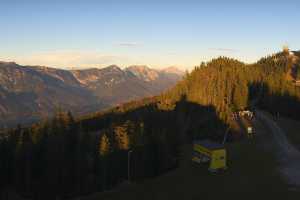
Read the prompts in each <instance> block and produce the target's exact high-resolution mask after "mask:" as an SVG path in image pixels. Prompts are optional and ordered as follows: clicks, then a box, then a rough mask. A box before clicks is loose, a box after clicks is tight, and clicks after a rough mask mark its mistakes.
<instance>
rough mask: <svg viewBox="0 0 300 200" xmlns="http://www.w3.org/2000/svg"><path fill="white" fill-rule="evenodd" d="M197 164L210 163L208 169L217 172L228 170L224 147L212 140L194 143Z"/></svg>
mask: <svg viewBox="0 0 300 200" xmlns="http://www.w3.org/2000/svg"><path fill="white" fill-rule="evenodd" d="M192 160H193V161H194V162H197V163H207V162H208V163H209V167H208V169H209V170H210V171H212V172H217V171H220V170H225V169H226V149H225V148H224V145H222V144H218V143H215V142H212V141H210V140H201V141H194V144H193V158H192Z"/></svg>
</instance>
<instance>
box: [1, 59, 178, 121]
mask: <svg viewBox="0 0 300 200" xmlns="http://www.w3.org/2000/svg"><path fill="white" fill-rule="evenodd" d="M182 76H183V72H182V71H180V70H178V69H177V68H175V67H169V68H166V69H162V70H157V69H151V68H149V67H147V66H129V67H127V68H125V69H121V68H120V67H118V66H116V65H111V66H108V67H105V68H101V69H100V68H88V69H82V70H63V69H57V68H50V67H43V66H22V65H18V64H16V63H14V62H0V125H1V126H9V125H15V124H16V123H22V124H23V123H32V122H34V121H37V120H40V119H42V118H47V117H49V116H51V115H52V114H53V113H54V112H55V111H56V110H58V109H62V110H70V111H72V112H74V113H76V114H86V113H90V112H94V111H99V110H103V109H106V108H109V107H112V106H114V105H118V104H122V103H124V102H127V101H130V100H135V99H139V98H143V97H147V96H153V95H157V94H159V93H161V92H162V91H164V90H166V89H168V88H170V87H172V86H174V85H175V83H176V82H177V81H178V80H180V79H181V77H182Z"/></svg>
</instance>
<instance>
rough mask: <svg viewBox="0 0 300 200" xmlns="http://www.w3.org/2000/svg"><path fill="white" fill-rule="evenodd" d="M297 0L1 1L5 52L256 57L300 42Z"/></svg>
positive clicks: (171, 61)
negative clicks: (247, 0) (242, 0)
mask: <svg viewBox="0 0 300 200" xmlns="http://www.w3.org/2000/svg"><path fill="white" fill-rule="evenodd" d="M299 5H300V3H298V2H295V1H285V2H274V1H263V2H262V1H259V2H258V1H252V2H249V3H241V2H237V1H227V2H224V1H212V2H208V1H201V2H196V1H162V2H159V1H151V2H142V1H126V2H124V1H123V2H122V1H110V2H104V1H85V2H83V1H76V2H73V1H68V0H65V1H61V2H59V1H51V2H50V1H49V2H38V1H36V0H28V1H26V3H23V2H22V3H20V2H18V3H17V2H16V1H10V2H8V1H4V2H2V3H1V7H2V13H1V18H0V25H1V27H5V28H4V29H3V30H1V37H0V42H1V44H2V45H1V46H0V60H2V61H14V62H16V63H19V64H22V65H42V66H49V67H55V68H65V69H66V68H67V69H69V68H86V67H100V68H101V67H105V66H108V65H112V64H115V65H118V66H129V65H147V66H149V67H152V68H165V67H169V66H176V67H178V68H180V69H182V70H184V69H191V68H193V67H194V66H196V65H199V64H200V63H201V62H202V61H208V60H210V59H212V58H214V57H218V56H228V57H233V58H236V59H240V60H241V61H243V62H247V63H251V62H255V61H256V60H257V59H259V58H260V57H262V56H265V55H269V54H272V53H275V52H278V51H279V50H280V49H281V46H283V45H285V44H288V45H289V46H290V48H291V49H295V50H297V49H300V48H299V47H300V38H299V37H298V35H299V33H300V28H299V26H296V24H297V19H299V17H300V13H299V12H297V11H298V10H297V9H298V8H299Z"/></svg>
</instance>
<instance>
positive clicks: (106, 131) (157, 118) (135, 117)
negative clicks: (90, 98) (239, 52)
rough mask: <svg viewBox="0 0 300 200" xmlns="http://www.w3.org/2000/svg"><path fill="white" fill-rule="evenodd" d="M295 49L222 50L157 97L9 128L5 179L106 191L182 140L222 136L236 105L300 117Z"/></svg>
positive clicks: (41, 189) (157, 170) (54, 189)
mask: <svg viewBox="0 0 300 200" xmlns="http://www.w3.org/2000/svg"><path fill="white" fill-rule="evenodd" d="M295 55H296V53H295ZM295 55H293V56H291V55H290V54H289V52H281V53H278V54H274V55H272V56H268V57H265V58H262V59H261V60H259V61H258V62H256V63H254V64H245V63H242V62H240V61H237V60H234V59H230V58H224V57H220V58H217V59H213V60H212V61H210V62H207V63H202V64H201V65H200V66H197V67H195V69H194V70H193V71H192V72H191V73H189V74H186V75H185V78H184V79H183V80H182V81H180V82H179V83H178V84H177V85H176V86H175V87H174V88H173V89H170V90H169V91H167V92H165V93H164V94H161V95H159V96H157V97H153V98H146V99H144V100H142V101H133V102H130V103H127V104H123V105H121V106H118V107H115V108H113V109H111V110H109V111H107V112H99V113H96V114H93V115H88V116H85V117H82V118H76V119H74V118H73V117H72V115H71V114H70V113H63V112H59V113H57V116H56V117H55V118H53V119H52V120H51V121H46V122H41V123H39V124H36V125H34V126H32V127H30V128H26V129H22V128H21V127H19V128H17V129H14V130H10V131H9V132H7V133H6V134H4V133H3V135H2V137H1V140H0V148H1V151H0V153H1V155H0V159H1V162H0V173H1V179H0V184H1V186H2V188H4V187H8V186H10V187H14V188H16V190H17V191H18V193H20V194H22V195H24V196H29V197H32V198H36V199H47V198H49V199H53V198H55V197H68V196H77V195H82V194H85V193H90V192H95V191H105V190H109V189H111V188H113V187H115V186H116V185H117V184H119V183H122V182H124V181H125V180H128V179H130V180H131V181H139V180H142V179H144V178H147V177H153V176H157V175H159V174H161V173H164V172H165V171H167V170H170V169H171V168H173V167H176V166H177V165H178V164H180V163H179V162H178V160H179V157H180V154H181V151H180V149H181V145H182V144H184V143H188V142H190V141H191V140H193V139H195V138H211V139H213V140H216V141H220V140H222V138H223V135H224V133H225V131H226V130H227V129H228V128H229V130H231V129H230V128H231V125H232V123H233V119H232V118H231V115H232V113H233V112H235V111H238V110H242V109H246V108H253V107H254V106H259V107H261V108H263V109H266V110H269V111H271V112H280V113H281V114H283V115H289V116H290V117H294V118H298V116H299V115H297V113H299V111H300V104H299V99H300V88H299V87H297V86H296V84H295V81H296V80H291V79H290V78H289V77H288V76H289V73H290V69H291V68H293V70H295V71H297V69H298V63H297V62H295V57H294V56H295ZM296 79H297V78H296ZM254 104H255V105H254ZM233 131H234V130H231V132H233ZM128 167H129V168H128Z"/></svg>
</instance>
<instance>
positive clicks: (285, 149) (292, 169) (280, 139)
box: [256, 111, 300, 188]
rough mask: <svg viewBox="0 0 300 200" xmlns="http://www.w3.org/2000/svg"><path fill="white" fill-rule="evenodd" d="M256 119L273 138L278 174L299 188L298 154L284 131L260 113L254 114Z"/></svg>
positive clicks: (299, 157)
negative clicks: (278, 168)
mask: <svg viewBox="0 0 300 200" xmlns="http://www.w3.org/2000/svg"><path fill="white" fill-rule="evenodd" d="M256 117H257V119H258V120H259V121H261V122H262V123H263V124H264V125H265V126H266V127H267V128H268V129H269V131H270V132H271V133H272V135H273V136H274V141H275V144H276V146H277V147H278V148H277V149H278V153H277V156H278V159H279V163H280V172H281V174H282V175H283V177H284V178H285V179H286V181H287V183H288V184H290V185H292V186H295V187H297V188H298V187H300V152H299V151H298V150H297V149H296V148H295V147H294V146H293V145H292V144H290V142H289V141H288V139H287V137H286V134H285V132H284V130H282V129H281V128H280V127H279V126H278V125H277V124H276V123H275V122H274V121H273V120H272V119H270V117H269V116H268V115H266V114H265V113H263V112H261V111H257V112H256Z"/></svg>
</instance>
